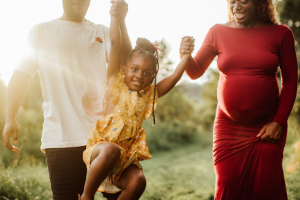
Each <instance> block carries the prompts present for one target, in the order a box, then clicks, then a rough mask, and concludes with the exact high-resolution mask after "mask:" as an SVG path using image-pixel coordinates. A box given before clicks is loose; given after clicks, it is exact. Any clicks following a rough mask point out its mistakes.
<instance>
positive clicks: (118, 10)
mask: <svg viewBox="0 0 300 200" xmlns="http://www.w3.org/2000/svg"><path fill="white" fill-rule="evenodd" d="M112 3H113V2H112ZM127 12H128V4H127V3H126V2H125V1H123V0H118V1H115V2H114V3H113V5H112V6H111V8H110V12H109V14H110V15H112V16H116V17H117V18H118V19H119V21H120V23H121V22H123V21H124V20H125V17H126V15H127Z"/></svg>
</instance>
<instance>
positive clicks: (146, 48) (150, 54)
mask: <svg viewBox="0 0 300 200" xmlns="http://www.w3.org/2000/svg"><path fill="white" fill-rule="evenodd" d="M134 55H141V56H145V57H147V58H149V59H150V60H151V61H152V64H153V69H154V71H155V73H154V77H153V79H154V98H153V105H152V117H153V126H154V124H155V114H154V103H155V95H156V75H157V72H158V70H159V62H158V52H157V48H156V47H155V46H154V45H153V44H152V43H151V42H150V41H149V40H147V39H145V38H138V39H137V41H136V46H135V48H134V49H133V50H132V51H131V52H130V53H129V54H128V56H127V57H126V59H125V67H127V62H128V61H129V60H131V59H132V57H133V56H134ZM153 79H152V82H153Z"/></svg>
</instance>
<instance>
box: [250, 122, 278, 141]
mask: <svg viewBox="0 0 300 200" xmlns="http://www.w3.org/2000/svg"><path fill="white" fill-rule="evenodd" d="M282 129H283V126H282V125H280V124H278V123H277V122H271V123H268V124H266V125H264V126H263V127H262V129H261V130H260V131H259V133H258V135H257V136H256V137H261V140H262V141H266V142H270V143H275V142H278V140H279V139H280V136H281V133H282Z"/></svg>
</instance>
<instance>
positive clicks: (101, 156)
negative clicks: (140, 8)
mask: <svg viewBox="0 0 300 200" xmlns="http://www.w3.org/2000/svg"><path fill="white" fill-rule="evenodd" d="M110 39H111V52H110V55H109V60H108V69H107V91H106V110H105V117H104V118H103V119H101V120H99V121H98V122H97V124H96V126H95V128H94V129H93V130H92V131H91V132H90V134H89V136H88V140H87V147H86V150H85V152H84V155H83V157H84V158H83V159H84V161H85V163H86V165H87V168H88V169H89V173H88V176H87V179H86V183H85V188H84V193H83V194H82V197H81V199H82V200H86V199H89V200H90V199H94V195H95V193H96V191H97V190H98V191H100V192H103V193H110V194H114V193H117V192H120V191H122V192H121V194H120V195H119V197H118V200H128V199H130V200H135V199H139V198H140V196H141V195H142V194H143V192H144V190H145V187H146V179H145V176H144V174H143V172H142V166H141V165H140V161H141V160H145V159H150V158H151V155H150V154H149V150H148V145H147V139H146V133H145V130H144V129H143V128H142V123H143V120H144V119H146V118H147V117H148V116H149V115H150V114H151V113H152V112H154V108H155V106H156V102H157V98H159V97H161V96H163V95H165V94H166V93H168V92H169V91H170V90H171V89H172V88H173V87H174V86H175V84H176V83H177V82H178V81H179V80H180V78H181V76H182V74H183V72H184V70H185V67H186V65H187V63H188V61H189V59H190V55H184V56H183V58H182V60H181V62H180V63H179V65H178V67H177V68H176V70H175V71H174V73H173V74H172V75H171V76H169V77H167V78H165V79H163V80H162V81H160V82H159V83H158V84H157V85H156V75H157V72H158V66H159V65H158V58H157V49H156V47H155V46H154V45H152V44H151V43H150V42H149V41H148V40H146V39H142V38H139V39H138V40H137V44H136V47H135V49H133V50H132V52H131V53H130V54H129V55H128V56H127V58H126V60H125V61H124V63H120V56H121V55H120V54H121V41H120V32H119V21H118V19H117V18H116V17H114V16H112V17H111V26H110ZM187 39H189V40H190V41H191V42H193V39H190V38H188V37H187ZM120 64H122V65H123V64H124V66H123V67H122V70H121V71H120ZM153 80H155V84H154V85H151V83H152V82H153ZM153 119H154V114H153ZM154 122H155V121H154ZM99 186H100V187H99ZM114 199H115V198H114Z"/></svg>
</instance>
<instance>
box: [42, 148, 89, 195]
mask: <svg viewBox="0 0 300 200" xmlns="http://www.w3.org/2000/svg"><path fill="white" fill-rule="evenodd" d="M84 150H85V147H72V148H55V149H46V158H47V165H48V170H49V177H50V182H51V189H52V193H53V199H54V200H77V199H78V194H80V195H81V194H82V193H83V188H84V183H85V178H86V171H87V170H86V166H85V164H84V162H83V159H82V154H83V151H84Z"/></svg>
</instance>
